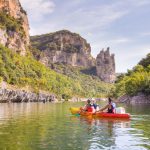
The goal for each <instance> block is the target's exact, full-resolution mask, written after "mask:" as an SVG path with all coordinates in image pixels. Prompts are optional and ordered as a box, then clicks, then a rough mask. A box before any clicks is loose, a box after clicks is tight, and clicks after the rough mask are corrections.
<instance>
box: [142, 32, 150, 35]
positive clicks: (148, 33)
mask: <svg viewBox="0 0 150 150" xmlns="http://www.w3.org/2000/svg"><path fill="white" fill-rule="evenodd" d="M140 36H150V32H143V33H140Z"/></svg>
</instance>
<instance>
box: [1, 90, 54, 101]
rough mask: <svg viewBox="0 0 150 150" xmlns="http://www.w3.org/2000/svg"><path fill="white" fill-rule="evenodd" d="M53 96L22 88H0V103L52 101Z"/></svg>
mask: <svg viewBox="0 0 150 150" xmlns="http://www.w3.org/2000/svg"><path fill="white" fill-rule="evenodd" d="M52 101H55V96H54V95H50V94H43V93H39V94H36V93H32V92H27V91H24V90H10V89H1V88H0V103H7V102H18V103H19V102H52Z"/></svg>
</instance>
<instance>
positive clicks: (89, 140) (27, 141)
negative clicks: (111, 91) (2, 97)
mask: <svg viewBox="0 0 150 150" xmlns="http://www.w3.org/2000/svg"><path fill="white" fill-rule="evenodd" d="M70 105H71V104H70V103H64V104H51V103H45V104H43V103H25V104H24V103H22V104H0V135H1V136H0V149H2V150H3V149H6V150H7V149H10V150H18V149H21V150H23V149H25V150H26V149H27V150H28V149H29V150H45V149H48V150H59V149H60V150H76V149H78V150H94V149H97V150H99V149H106V150H107V149H109V150H110V149H116V150H126V149H128V150H129V149H132V150H141V149H142V150H143V149H149V148H150V143H149V141H150V132H149V129H150V112H149V107H147V106H143V108H142V107H141V106H138V107H135V106H126V108H127V111H128V112H130V113H131V114H133V115H132V118H131V120H124V119H123V120H122V119H121V120H120V119H117V120H116V119H115V120H114V119H99V118H92V117H79V116H70V112H69V107H70ZM76 105H81V104H80V103H77V104H76ZM137 109H138V110H137Z"/></svg>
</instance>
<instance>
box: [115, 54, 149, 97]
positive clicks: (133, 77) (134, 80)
mask: <svg viewBox="0 0 150 150" xmlns="http://www.w3.org/2000/svg"><path fill="white" fill-rule="evenodd" d="M149 59H150V57H149V54H148V55H147V57H146V58H145V59H142V61H141V62H140V63H139V65H137V66H135V67H134V68H133V70H128V73H127V74H126V75H124V76H121V77H119V78H118V80H117V81H116V89H115V96H116V97H119V96H122V95H124V94H127V95H131V96H134V95H136V94H137V93H140V92H141V93H144V94H146V95H149V94H150V62H149Z"/></svg>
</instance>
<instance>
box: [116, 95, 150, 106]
mask: <svg viewBox="0 0 150 150" xmlns="http://www.w3.org/2000/svg"><path fill="white" fill-rule="evenodd" d="M118 101H119V102H121V103H129V104H142V103H143V104H150V95H145V94H143V93H138V94H137V95H136V96H128V95H124V96H122V97H120V98H119V99H118Z"/></svg>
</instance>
